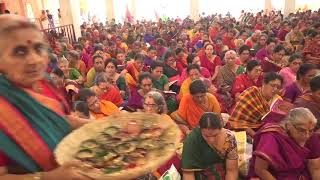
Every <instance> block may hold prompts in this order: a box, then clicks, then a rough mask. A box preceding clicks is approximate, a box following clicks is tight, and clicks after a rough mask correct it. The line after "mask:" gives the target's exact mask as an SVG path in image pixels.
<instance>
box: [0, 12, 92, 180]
mask: <svg viewBox="0 0 320 180" xmlns="http://www.w3.org/2000/svg"><path fill="white" fill-rule="evenodd" d="M0 39H1V40H0V49H1V55H0V62H1V63H0V74H1V75H0V119H1V121H0V179H2V180H5V179H10V180H21V179H44V180H54V179H64V180H72V179H79V180H89V179H90V178H87V177H86V176H83V175H81V173H79V172H78V171H77V170H76V169H77V167H79V163H67V164H64V165H62V166H60V167H59V166H58V164H57V162H56V161H55V158H54V153H53V151H54V149H55V148H56V146H57V144H58V143H59V142H60V141H61V140H62V139H63V138H64V137H65V136H67V135H68V134H69V133H70V132H72V129H73V128H72V127H71V125H73V127H76V126H75V125H76V124H75V121H73V122H72V121H70V118H69V116H68V117H67V118H66V117H65V115H66V114H68V113H69V109H68V105H67V103H66V101H65V99H64V98H63V97H62V96H60V95H59V94H58V93H57V92H58V91H57V89H55V88H54V87H53V86H52V85H51V84H50V82H49V81H48V80H47V79H46V78H45V70H46V69H47V63H48V47H47V44H46V40H44V37H43V34H42V32H41V31H40V30H39V29H38V27H37V26H36V25H35V24H34V23H32V22H30V21H29V20H28V19H27V18H25V17H22V16H18V15H1V16H0ZM13 69H14V71H13ZM87 122H89V121H87V120H86V121H84V122H82V125H83V124H84V123H87ZM78 125H80V124H78Z"/></svg>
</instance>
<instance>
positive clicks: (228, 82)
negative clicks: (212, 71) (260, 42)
mask: <svg viewBox="0 0 320 180" xmlns="http://www.w3.org/2000/svg"><path fill="white" fill-rule="evenodd" d="M236 58H237V53H236V52H235V51H233V50H230V51H227V52H226V54H225V56H224V59H225V62H226V64H225V65H224V66H222V67H221V69H220V71H219V73H218V76H217V82H216V84H217V88H218V89H219V90H220V91H221V92H223V93H230V91H231V89H232V84H233V81H234V79H235V78H236V76H237V75H238V74H237V72H238V69H239V67H240V66H239V65H237V64H236Z"/></svg>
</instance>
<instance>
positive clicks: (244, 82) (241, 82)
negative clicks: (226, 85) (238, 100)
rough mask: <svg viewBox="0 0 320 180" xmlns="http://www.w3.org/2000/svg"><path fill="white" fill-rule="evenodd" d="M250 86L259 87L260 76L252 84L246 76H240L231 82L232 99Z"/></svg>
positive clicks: (260, 83)
mask: <svg viewBox="0 0 320 180" xmlns="http://www.w3.org/2000/svg"><path fill="white" fill-rule="evenodd" d="M252 86H256V87H261V86H262V76H260V78H259V79H258V81H257V82H254V81H252V80H251V79H250V78H249V76H248V75H247V74H240V75H238V76H237V77H236V78H235V80H234V82H233V86H232V90H231V94H232V96H233V97H235V95H236V94H237V93H242V92H243V91H245V90H246V89H248V88H250V87H252Z"/></svg>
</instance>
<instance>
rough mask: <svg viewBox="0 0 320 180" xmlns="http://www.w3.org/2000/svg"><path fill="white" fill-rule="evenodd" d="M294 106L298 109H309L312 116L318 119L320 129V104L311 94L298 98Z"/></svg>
mask: <svg viewBox="0 0 320 180" xmlns="http://www.w3.org/2000/svg"><path fill="white" fill-rule="evenodd" d="M294 104H295V105H296V106H297V107H305V108H308V109H309V110H310V111H311V112H312V114H313V115H314V116H315V117H316V119H318V121H317V127H316V128H317V129H319V128H320V120H319V119H320V104H319V103H317V102H316V101H315V100H314V99H313V97H312V94H311V93H307V94H304V95H302V96H300V97H299V98H297V100H296V101H295V102H294Z"/></svg>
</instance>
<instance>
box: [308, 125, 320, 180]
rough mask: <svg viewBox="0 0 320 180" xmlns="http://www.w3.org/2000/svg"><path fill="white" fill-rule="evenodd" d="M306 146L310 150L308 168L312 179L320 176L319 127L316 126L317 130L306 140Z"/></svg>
mask: <svg viewBox="0 0 320 180" xmlns="http://www.w3.org/2000/svg"><path fill="white" fill-rule="evenodd" d="M305 147H306V148H308V149H309V150H310V155H309V160H308V168H309V172H310V175H311V177H312V179H317V178H319V177H320V166H319V163H320V151H319V149H320V131H319V127H318V128H316V132H314V133H313V134H312V136H311V137H310V138H309V140H308V141H307V142H306V145H305Z"/></svg>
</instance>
